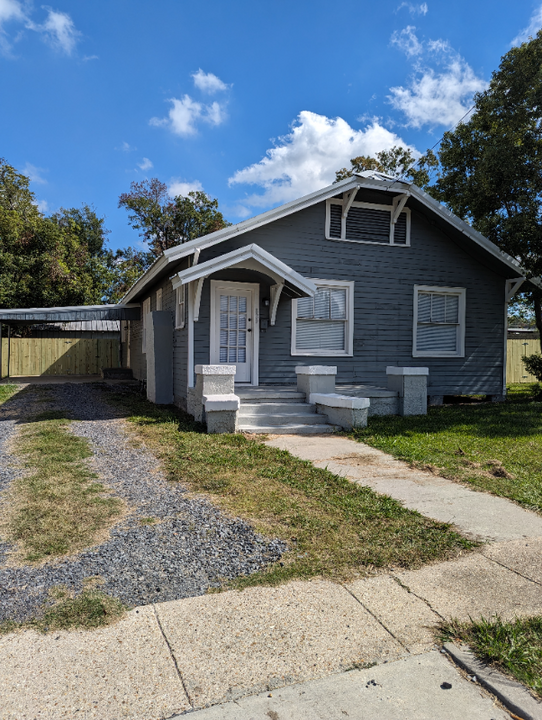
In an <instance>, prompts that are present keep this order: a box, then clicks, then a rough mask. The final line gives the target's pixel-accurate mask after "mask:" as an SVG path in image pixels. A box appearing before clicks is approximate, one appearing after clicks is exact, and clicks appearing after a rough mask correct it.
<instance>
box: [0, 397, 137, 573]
mask: <svg viewBox="0 0 542 720" xmlns="http://www.w3.org/2000/svg"><path fill="white" fill-rule="evenodd" d="M41 395H45V396H46V392H45V391H42V392H41ZM42 399H43V398H42ZM68 426H69V420H67V419H66V418H65V417H64V416H63V413H62V411H47V412H44V413H40V414H38V415H35V416H34V417H32V418H28V421H27V422H26V423H25V424H24V425H22V427H21V429H20V431H19V434H18V435H17V437H16V438H15V441H14V450H15V452H16V454H17V455H18V456H19V457H20V458H21V459H22V460H23V462H24V466H25V467H26V468H27V470H28V472H27V473H25V474H24V475H23V476H22V477H19V478H17V479H15V480H14V481H13V483H12V484H11V486H10V488H9V489H8V490H7V491H6V502H5V503H4V505H3V513H2V515H1V516H0V529H1V531H2V535H3V538H4V539H5V540H7V541H8V542H12V543H14V544H16V546H17V547H18V553H17V554H18V556H19V557H20V559H21V560H23V561H27V562H28V561H30V562H34V561H39V560H44V559H49V558H52V557H56V556H59V555H67V554H70V553H73V552H77V551H79V550H81V549H83V548H85V547H89V546H90V545H92V544H94V543H95V542H96V541H97V540H99V538H100V536H101V534H103V533H104V532H105V531H106V530H107V529H108V528H109V527H110V526H111V525H113V524H114V522H115V521H116V520H117V519H118V516H119V515H120V514H121V513H122V511H123V509H124V504H123V502H122V501H121V500H120V498H116V497H112V496H111V495H109V494H108V492H107V488H105V487H104V486H103V485H102V484H101V483H100V482H97V477H96V475H95V474H94V473H92V472H91V471H90V470H89V468H88V466H87V464H86V462H85V460H86V459H87V458H90V457H91V456H92V452H91V450H90V446H89V443H88V440H85V439H83V438H80V437H77V435H74V434H73V433H71V432H70V431H69V429H68Z"/></svg>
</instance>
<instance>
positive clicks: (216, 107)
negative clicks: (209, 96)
mask: <svg viewBox="0 0 542 720" xmlns="http://www.w3.org/2000/svg"><path fill="white" fill-rule="evenodd" d="M205 110H206V115H205V120H207V122H209V123H211V125H221V124H222V123H223V122H224V120H225V119H226V117H227V116H226V109H225V107H224V105H221V104H220V103H217V102H214V103H212V104H211V105H207V107H206V108H205Z"/></svg>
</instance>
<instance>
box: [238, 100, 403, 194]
mask: <svg viewBox="0 0 542 720" xmlns="http://www.w3.org/2000/svg"><path fill="white" fill-rule="evenodd" d="M394 145H402V146H405V147H406V143H404V142H403V141H402V140H401V138H400V137H398V136H397V135H395V133H392V132H390V131H389V130H387V129H386V128H384V127H382V125H380V124H379V123H378V121H377V120H373V121H372V122H371V124H369V125H368V126H367V127H366V128H365V129H363V130H355V129H354V128H352V127H350V125H349V124H348V123H347V122H346V121H345V120H343V119H342V118H339V117H338V118H328V117H326V116H325V115H317V114H316V113H313V112H309V111H308V110H304V111H302V112H300V113H299V116H298V117H297V119H296V121H295V123H294V124H293V126H292V129H291V132H289V133H288V134H287V135H284V136H283V137H281V138H279V140H278V143H277V144H276V145H275V147H272V148H270V149H269V150H268V151H267V153H266V156H265V157H264V158H263V159H262V160H260V162H257V163H254V164H253V165H249V166H248V167H246V168H244V169H242V170H238V171H237V172H236V173H235V174H234V175H233V177H231V178H230V179H229V181H228V182H229V184H230V185H239V184H248V185H256V186H258V187H261V188H263V189H264V192H263V193H262V194H254V195H251V196H249V197H248V198H246V199H245V200H244V201H243V202H244V204H245V205H249V206H256V207H265V206H269V205H273V204H276V203H281V202H287V201H289V200H293V199H295V198H298V197H301V196H302V195H306V194H307V193H310V192H313V191H314V190H318V189H320V188H322V187H325V186H326V185H330V184H331V183H332V182H333V181H334V180H335V172H336V171H337V170H339V169H340V168H342V167H344V166H349V165H350V158H353V157H356V156H358V155H374V154H375V153H376V152H378V151H379V150H386V149H389V148H391V147H393V146H394Z"/></svg>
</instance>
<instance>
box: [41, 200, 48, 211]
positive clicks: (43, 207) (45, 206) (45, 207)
mask: <svg viewBox="0 0 542 720" xmlns="http://www.w3.org/2000/svg"><path fill="white" fill-rule="evenodd" d="M38 210H39V211H40V212H41V213H46V212H48V210H49V203H48V202H47V200H38Z"/></svg>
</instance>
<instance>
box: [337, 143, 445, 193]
mask: <svg viewBox="0 0 542 720" xmlns="http://www.w3.org/2000/svg"><path fill="white" fill-rule="evenodd" d="M437 166H438V159H437V157H436V156H435V154H434V153H433V151H432V150H428V151H427V153H426V154H425V155H423V156H422V157H421V158H420V159H419V160H416V158H415V157H414V155H413V154H412V151H411V150H409V149H407V148H403V147H397V146H395V147H392V148H391V150H381V151H380V152H377V153H376V155H375V157H370V156H367V155H360V156H359V157H355V158H352V159H351V160H350V167H349V168H342V169H341V170H338V171H337V172H336V173H335V182H339V181H340V180H344V179H345V178H347V177H352V175H354V174H355V173H360V172H364V171H365V170H376V171H377V172H381V173H385V174H386V175H391V176H393V177H401V178H405V179H406V180H410V181H411V182H413V183H414V184H415V185H417V186H418V187H420V188H424V189H425V188H427V187H428V185H429V183H430V180H431V171H432V169H433V168H436V167H437Z"/></svg>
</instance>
